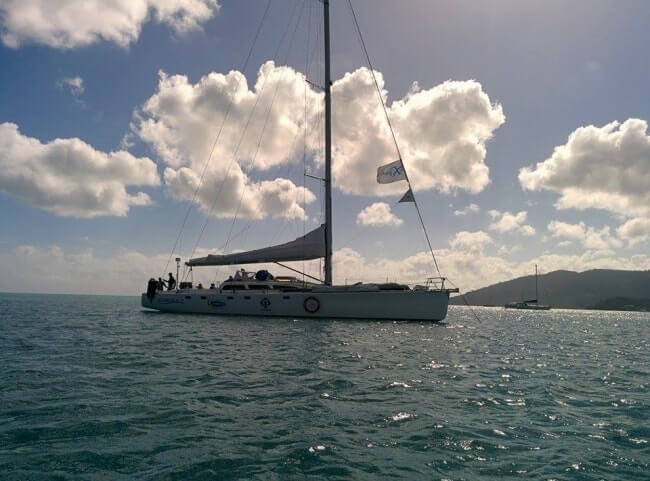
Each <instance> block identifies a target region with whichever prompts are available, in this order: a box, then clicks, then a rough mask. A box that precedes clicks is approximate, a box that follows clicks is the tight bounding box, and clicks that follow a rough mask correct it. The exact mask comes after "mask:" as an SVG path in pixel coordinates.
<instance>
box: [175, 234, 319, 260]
mask: <svg viewBox="0 0 650 481" xmlns="http://www.w3.org/2000/svg"><path fill="white" fill-rule="evenodd" d="M324 256H325V225H321V226H320V227H318V228H317V229H315V230H313V231H311V232H309V233H307V234H305V235H304V236H302V237H299V238H297V239H296V240H294V241H291V242H287V243H285V244H279V245H276V246H271V247H264V248H262V249H256V250H252V251H246V252H237V253H234V254H224V255H208V256H207V257H198V258H195V259H190V260H189V261H188V262H186V263H185V264H186V265H188V266H228V265H233V264H257V263H260V262H289V261H307V260H311V259H318V258H319V257H324Z"/></svg>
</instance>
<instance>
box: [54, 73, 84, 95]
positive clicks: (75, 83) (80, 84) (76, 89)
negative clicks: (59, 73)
mask: <svg viewBox="0 0 650 481" xmlns="http://www.w3.org/2000/svg"><path fill="white" fill-rule="evenodd" d="M58 85H59V87H67V88H68V89H70V93H71V94H72V95H74V96H75V97H78V96H79V95H81V94H82V93H84V91H85V90H86V87H85V85H84V79H83V78H82V77H80V76H78V75H77V76H76V77H65V78H62V79H61V80H59V82H58Z"/></svg>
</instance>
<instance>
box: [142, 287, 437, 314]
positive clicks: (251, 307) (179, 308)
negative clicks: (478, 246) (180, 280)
mask: <svg viewBox="0 0 650 481" xmlns="http://www.w3.org/2000/svg"><path fill="white" fill-rule="evenodd" d="M448 304H449V292H448V291H446V290H428V291H427V290H422V291H399V290H396V291H354V290H342V291H336V290H335V289H332V291H330V292H328V291H327V290H323V291H305V292H281V291H274V290H268V291H237V292H232V291H223V292H222V291H220V290H219V289H187V290H181V291H173V292H168V291H167V292H158V293H157V294H156V295H155V296H154V298H153V299H152V300H150V299H149V297H147V295H146V294H142V307H146V308H149V309H155V310H158V311H163V312H176V313H188V314H220V315H242V316H268V317H293V318H296V317H307V318H309V317H313V318H327V319H380V320H420V321H441V320H443V319H444V318H445V316H446V315H447V306H448Z"/></svg>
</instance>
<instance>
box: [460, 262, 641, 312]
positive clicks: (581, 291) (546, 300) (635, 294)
mask: <svg viewBox="0 0 650 481" xmlns="http://www.w3.org/2000/svg"><path fill="white" fill-rule="evenodd" d="M538 283H539V302H540V303H541V304H550V305H551V306H552V307H558V308H572V309H589V308H600V309H604V308H607V307H605V306H606V305H609V306H614V305H617V304H616V303H617V302H618V303H619V304H620V302H624V304H622V305H623V306H625V305H635V304H637V305H638V306H639V307H643V306H644V305H646V304H645V303H646V302H650V271H619V270H610V269H594V270H590V271H585V272H572V271H553V272H549V273H548V274H542V275H540V276H538ZM465 297H466V299H467V301H468V302H469V304H471V305H475V306H486V305H492V306H503V305H504V304H506V303H507V302H511V301H518V300H525V299H533V298H534V297H535V276H533V275H531V276H525V277H519V278H517V279H513V280H510V281H506V282H499V283H498V284H493V285H491V286H488V287H484V288H482V289H477V290H475V291H471V292H468V293H467V294H465ZM615 298H627V301H629V300H633V301H634V302H632V303H630V302H627V301H620V300H618V301H617V300H615ZM450 304H459V305H462V304H464V302H463V300H462V299H461V298H460V297H459V296H457V297H453V298H452V299H451V300H450ZM609 308H614V307H609ZM639 310H640V309H639Z"/></svg>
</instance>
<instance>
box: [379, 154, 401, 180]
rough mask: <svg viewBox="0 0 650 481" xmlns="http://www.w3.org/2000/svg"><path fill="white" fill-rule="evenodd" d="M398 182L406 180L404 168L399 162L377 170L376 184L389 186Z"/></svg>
mask: <svg viewBox="0 0 650 481" xmlns="http://www.w3.org/2000/svg"><path fill="white" fill-rule="evenodd" d="M398 180H406V174H405V173H404V166H403V165H402V161H401V160H396V161H395V162H391V163H390V164H386V165H382V166H381V167H379V168H378V169H377V182H378V183H380V184H390V183H391V182H397V181H398Z"/></svg>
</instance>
